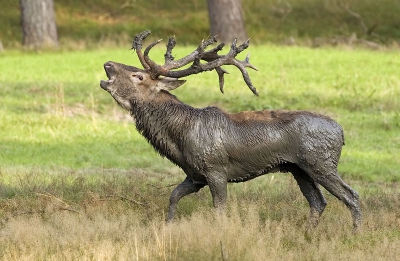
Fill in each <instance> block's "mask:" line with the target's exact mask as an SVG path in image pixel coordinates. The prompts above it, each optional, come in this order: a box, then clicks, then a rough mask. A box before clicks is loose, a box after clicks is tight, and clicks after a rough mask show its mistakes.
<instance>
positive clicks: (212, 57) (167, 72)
mask: <svg viewBox="0 0 400 261" xmlns="http://www.w3.org/2000/svg"><path fill="white" fill-rule="evenodd" d="M148 35H150V31H145V32H142V33H140V34H137V35H136V36H135V40H134V42H133V44H132V49H135V50H136V52H137V54H138V57H139V60H140V62H141V64H142V65H143V67H144V68H145V69H146V70H147V71H148V72H149V73H150V75H151V77H152V78H153V79H156V78H158V77H159V76H161V75H162V76H167V77H171V78H181V77H185V76H188V75H192V74H197V73H201V72H205V71H211V70H214V69H215V71H216V72H217V74H218V79H219V86H220V90H221V92H222V93H223V92H224V74H225V73H228V72H227V71H225V70H224V69H223V68H221V66H222V65H234V66H236V67H237V68H238V69H239V70H240V71H241V73H242V76H243V79H244V81H245V82H246V84H247V86H248V87H249V88H250V90H251V91H252V92H253V93H254V94H255V95H258V93H257V90H256V88H255V87H254V86H253V84H252V83H251V80H250V76H249V74H248V72H247V70H246V67H249V68H251V69H253V70H256V71H258V70H257V68H256V67H254V66H253V65H251V64H250V62H249V60H250V56H249V55H247V56H246V58H245V59H244V60H243V61H239V60H237V59H236V58H235V57H236V56H237V55H238V54H239V53H240V52H242V51H243V50H245V49H247V47H249V42H250V39H249V40H247V41H246V42H244V43H243V44H241V45H239V46H236V39H235V40H234V41H233V43H232V45H231V49H230V51H229V52H228V53H227V54H225V55H219V54H218V52H219V51H221V50H222V48H223V47H224V46H225V44H223V43H221V44H219V45H218V46H217V47H215V48H213V49H211V50H209V51H205V49H206V48H207V47H208V46H209V45H211V44H213V43H216V42H217V36H213V37H211V38H209V39H207V40H206V41H204V40H203V41H202V42H201V44H200V45H199V46H198V47H197V48H196V50H194V51H193V52H192V53H190V54H189V55H187V56H185V57H183V58H181V59H179V60H176V61H175V60H174V57H173V56H172V49H173V48H174V47H175V44H176V42H175V38H174V37H170V38H169V40H168V44H167V51H166V53H165V55H164V57H165V63H164V65H158V64H156V63H155V62H154V61H152V60H151V59H150V58H149V52H150V50H151V48H153V47H154V46H155V45H156V44H158V43H159V42H160V41H161V40H158V41H156V42H154V43H152V44H150V45H149V46H148V47H147V48H146V49H145V51H144V54H142V52H141V48H142V40H144V39H145V38H146V37H147V36H148ZM200 60H204V61H206V62H207V63H200ZM189 63H192V65H191V66H190V67H188V68H186V69H183V70H173V69H177V68H181V67H183V66H185V65H187V64H189Z"/></svg>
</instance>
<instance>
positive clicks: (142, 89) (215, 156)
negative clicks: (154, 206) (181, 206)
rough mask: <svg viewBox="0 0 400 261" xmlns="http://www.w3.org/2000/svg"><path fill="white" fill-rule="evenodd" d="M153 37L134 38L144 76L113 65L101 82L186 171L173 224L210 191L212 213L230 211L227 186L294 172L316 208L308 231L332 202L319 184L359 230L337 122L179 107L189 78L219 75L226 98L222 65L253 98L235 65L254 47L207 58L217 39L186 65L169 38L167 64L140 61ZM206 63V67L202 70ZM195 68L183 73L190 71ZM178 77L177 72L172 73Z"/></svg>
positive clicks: (242, 64)
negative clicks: (189, 202)
mask: <svg viewBox="0 0 400 261" xmlns="http://www.w3.org/2000/svg"><path fill="white" fill-rule="evenodd" d="M149 34H150V31H145V32H142V33H140V34H138V35H136V36H135V40H134V42H133V46H132V49H134V50H136V53H137V55H138V58H139V60H140V63H141V64H142V66H143V67H144V70H143V69H139V68H136V67H133V66H128V65H124V64H120V63H116V62H107V63H105V64H104V69H105V71H106V74H107V76H108V78H109V80H107V81H104V80H102V81H101V82H100V86H101V87H102V88H103V89H104V90H106V91H108V92H109V93H110V94H111V96H112V97H113V98H114V99H115V100H116V102H117V103H118V104H119V105H120V106H121V107H123V108H125V109H126V110H128V111H129V112H130V113H131V115H132V116H133V118H134V120H135V123H136V128H137V130H138V131H139V132H140V133H141V134H142V135H143V136H144V137H145V138H146V139H147V140H148V142H149V143H150V144H151V145H152V146H153V147H154V148H155V149H156V150H157V151H158V152H159V153H160V154H161V155H162V156H164V157H166V158H168V159H169V160H170V161H172V162H173V163H174V164H176V165H177V166H179V167H180V168H182V170H183V171H184V172H185V173H186V178H185V180H184V181H183V182H182V183H181V184H179V185H178V186H177V187H176V188H175V189H174V190H173V191H172V194H171V196H170V202H169V203H170V204H169V211H168V217H167V220H172V218H173V217H174V214H175V211H176V207H177V204H178V201H179V200H180V199H181V198H182V197H184V196H186V195H188V194H191V193H193V192H197V191H199V190H200V189H201V188H203V187H204V186H206V185H208V186H209V188H210V191H211V194H212V198H213V203H214V207H216V208H218V209H223V208H224V207H225V205H226V198H227V183H228V182H244V181H247V180H251V179H253V178H256V177H258V176H261V175H264V174H267V173H271V172H278V171H280V172H291V173H292V174H293V176H294V178H295V179H296V181H297V183H298V185H299V186H300V190H301V192H302V193H303V195H304V197H305V198H306V199H307V201H308V203H309V205H310V216H309V225H311V226H316V225H317V224H318V220H319V217H320V215H321V214H322V212H323V211H324V209H325V206H326V204H327V203H326V201H325V198H324V196H323V194H322V193H321V190H320V188H319V184H320V185H322V186H323V187H324V188H326V189H327V190H328V191H329V192H330V193H331V194H333V195H334V196H335V197H336V198H338V199H339V200H341V201H343V203H344V204H345V205H346V206H347V207H348V208H349V209H350V211H351V214H352V218H353V226H354V227H355V228H357V227H358V226H359V225H360V224H361V210H360V206H359V200H358V195H357V192H355V191H354V190H353V189H352V188H351V187H350V186H349V185H347V184H346V183H345V182H344V181H343V180H342V179H341V178H340V176H339V174H338V171H337V165H338V161H339V157H340V154H341V150H342V146H343V145H344V137H343V130H342V127H341V126H340V125H339V124H338V123H336V122H335V121H334V120H332V119H330V118H328V117H326V116H322V115H318V114H315V113H312V112H308V111H285V110H274V111H267V110H265V111H245V112H241V113H237V114H230V113H227V112H224V111H222V110H220V109H219V108H216V107H206V108H202V109H197V108H193V107H191V106H189V105H187V104H185V103H183V102H181V101H179V100H178V99H177V98H176V97H175V96H174V95H172V94H171V93H170V92H169V91H171V90H174V89H175V88H177V87H179V86H181V85H182V84H183V83H185V80H179V78H181V77H185V76H188V75H191V74H197V73H200V72H204V71H211V70H215V71H216V72H217V73H218V76H219V83H220V89H221V91H223V85H224V78H223V76H224V73H226V71H225V70H224V69H222V68H221V66H222V65H234V66H236V67H237V68H239V70H240V71H241V73H242V75H243V78H244V81H245V82H246V84H247V86H248V87H249V88H250V89H251V91H252V92H253V93H254V94H256V95H257V91H256V89H255V88H254V86H253V85H252V83H251V80H250V77H249V75H248V73H247V71H246V67H249V68H252V69H256V68H255V67H253V66H252V65H251V64H250V63H249V57H248V56H247V57H246V59H245V60H244V61H239V60H237V59H236V58H235V57H236V55H237V54H238V53H240V52H241V51H243V50H244V49H246V48H247V47H248V46H249V40H248V41H246V42H245V43H243V44H241V45H239V46H236V40H235V41H234V42H233V43H232V45H231V48H230V51H229V52H228V53H227V54H225V55H219V54H218V52H219V51H220V50H221V49H222V47H223V46H224V44H220V45H218V46H217V47H215V48H213V49H211V50H209V51H205V49H206V47H207V46H209V45H210V44H212V43H214V42H216V37H212V38H210V39H208V40H206V41H203V42H202V43H201V44H200V46H199V47H197V49H196V50H195V51H193V52H192V53H190V54H189V55H187V56H186V57H184V58H182V59H179V60H174V57H173V56H172V55H171V51H172V49H173V48H174V46H175V40H174V38H170V39H169V41H168V44H167V52H166V54H165V64H164V65H158V64H156V63H155V62H154V61H152V60H151V59H150V58H149V51H150V49H151V48H152V47H153V46H154V45H156V44H157V43H159V42H160V41H157V42H155V43H152V44H150V45H149V46H148V47H147V48H146V49H145V51H144V53H142V41H143V40H144V39H145V38H146V37H147V36H148V35H149ZM201 60H204V61H205V62H203V63H201ZM190 63H192V64H191V66H189V67H187V68H185V69H180V70H179V69H178V68H181V67H183V66H185V65H188V64H190ZM174 69H175V70H174Z"/></svg>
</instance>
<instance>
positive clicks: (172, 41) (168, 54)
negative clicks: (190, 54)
mask: <svg viewBox="0 0 400 261" xmlns="http://www.w3.org/2000/svg"><path fill="white" fill-rule="evenodd" d="M175 45H176V41H175V36H172V37H170V38H169V39H168V44H167V52H166V53H165V54H164V57H165V63H168V62H171V61H173V60H174V57H173V56H172V49H174V47H175Z"/></svg>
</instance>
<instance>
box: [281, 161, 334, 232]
mask: <svg viewBox="0 0 400 261" xmlns="http://www.w3.org/2000/svg"><path fill="white" fill-rule="evenodd" d="M289 170H290V172H291V173H292V174H293V177H294V178H295V180H296V181H297V184H298V185H299V187H300V191H301V192H302V193H303V195H304V197H305V198H306V199H307V201H308V204H309V205H310V216H309V219H308V226H307V229H310V228H314V227H316V226H317V225H318V222H319V217H320V216H321V214H322V212H324V209H325V207H326V204H327V203H326V200H325V198H324V195H323V194H322V192H321V190H320V188H319V186H318V184H317V183H316V182H315V181H314V180H313V179H312V178H311V177H310V176H309V175H308V174H307V173H306V172H305V171H303V170H302V169H301V168H299V167H297V166H295V165H293V166H292V167H291V168H290V169H289Z"/></svg>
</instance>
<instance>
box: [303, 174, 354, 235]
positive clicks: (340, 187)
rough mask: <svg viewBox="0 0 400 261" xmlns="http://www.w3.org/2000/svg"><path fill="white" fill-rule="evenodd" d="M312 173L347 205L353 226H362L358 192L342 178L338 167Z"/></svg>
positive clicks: (316, 179)
mask: <svg viewBox="0 0 400 261" xmlns="http://www.w3.org/2000/svg"><path fill="white" fill-rule="evenodd" d="M310 175H312V176H313V178H314V179H315V181H316V182H317V183H319V184H320V185H321V186H323V187H324V188H325V189H326V190H328V191H329V192H330V193H331V194H332V195H334V196H335V197H336V198H337V199H339V200H341V201H342V202H343V203H344V204H345V205H346V206H347V208H348V209H349V210H350V212H351V215H352V218H353V227H354V229H355V231H357V230H358V229H359V227H360V226H361V208H360V203H359V197H358V194H357V192H356V191H355V190H353V189H352V188H351V187H350V186H349V185H347V184H346V183H345V182H344V181H343V180H342V179H341V178H340V176H339V174H338V172H337V170H336V168H335V169H334V170H331V171H330V172H329V171H327V172H325V173H323V174H322V173H321V172H320V171H315V172H313V173H312V174H310Z"/></svg>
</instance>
